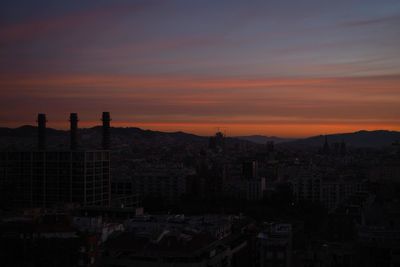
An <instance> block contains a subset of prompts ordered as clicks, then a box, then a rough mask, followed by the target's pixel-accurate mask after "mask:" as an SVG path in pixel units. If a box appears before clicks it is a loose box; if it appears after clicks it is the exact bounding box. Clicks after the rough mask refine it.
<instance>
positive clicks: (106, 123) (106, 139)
mask: <svg viewBox="0 0 400 267" xmlns="http://www.w3.org/2000/svg"><path fill="white" fill-rule="evenodd" d="M101 120H102V121H103V149H104V150H108V149H110V142H111V140H110V121H111V118H110V112H103V116H102V119H101Z"/></svg>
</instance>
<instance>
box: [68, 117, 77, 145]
mask: <svg viewBox="0 0 400 267" xmlns="http://www.w3.org/2000/svg"><path fill="white" fill-rule="evenodd" d="M69 121H70V132H69V133H70V137H71V143H70V147H71V150H75V149H77V148H78V114H77V113H71V114H70V115H69Z"/></svg>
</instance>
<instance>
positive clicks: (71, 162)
mask: <svg viewBox="0 0 400 267" xmlns="http://www.w3.org/2000/svg"><path fill="white" fill-rule="evenodd" d="M73 114H74V115H72V114H71V149H70V150H65V151H52V150H46V149H45V148H46V144H45V129H43V128H44V127H45V126H44V125H45V124H44V125H43V122H45V116H44V114H39V116H38V124H39V125H38V126H39V127H38V130H39V140H38V141H39V142H38V148H39V149H38V150H35V151H3V152H0V191H1V196H2V201H3V202H2V203H7V204H8V205H11V206H14V207H51V206H54V205H57V204H65V203H78V204H81V205H84V206H92V205H109V202H110V179H111V177H110V151H109V150H108V149H101V150H78V149H77V136H76V130H77V115H76V114H75V113H73ZM107 126H109V124H108V125H107ZM106 138H109V135H107V137H106ZM106 143H107V148H108V147H109V141H108V140H106Z"/></svg>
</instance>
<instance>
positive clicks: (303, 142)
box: [282, 130, 400, 147]
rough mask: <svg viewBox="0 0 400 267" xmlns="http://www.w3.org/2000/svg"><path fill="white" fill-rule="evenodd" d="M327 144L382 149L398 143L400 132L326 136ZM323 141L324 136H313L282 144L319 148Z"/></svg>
mask: <svg viewBox="0 0 400 267" xmlns="http://www.w3.org/2000/svg"><path fill="white" fill-rule="evenodd" d="M327 137H328V143H330V144H332V143H336V142H341V141H344V142H346V144H347V145H348V146H351V147H383V146H390V145H392V144H393V143H394V142H397V141H400V132H396V131H385V130H378V131H358V132H354V133H342V134H330V135H327ZM324 141H325V136H324V135H319V136H313V137H309V138H305V139H298V140H295V141H291V142H286V143H282V145H284V146H308V147H318V146H319V147H321V146H322V145H323V143H324Z"/></svg>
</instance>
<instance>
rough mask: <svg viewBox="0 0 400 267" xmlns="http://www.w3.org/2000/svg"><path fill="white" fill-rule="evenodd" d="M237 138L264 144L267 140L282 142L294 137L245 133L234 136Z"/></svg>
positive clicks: (292, 139) (291, 139)
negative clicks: (244, 134)
mask: <svg viewBox="0 0 400 267" xmlns="http://www.w3.org/2000/svg"><path fill="white" fill-rule="evenodd" d="M236 138H238V139H242V140H246V141H249V142H253V143H257V144H265V143H267V142H270V141H273V142H275V143H277V144H278V143H283V142H289V141H294V140H295V139H294V138H281V137H276V136H265V135H247V136H236Z"/></svg>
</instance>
